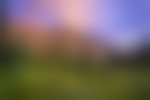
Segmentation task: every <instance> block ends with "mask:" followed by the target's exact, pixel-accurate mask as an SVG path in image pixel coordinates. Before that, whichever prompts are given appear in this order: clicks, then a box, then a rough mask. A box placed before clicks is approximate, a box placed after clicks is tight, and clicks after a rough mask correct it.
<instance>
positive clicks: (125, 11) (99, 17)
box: [9, 0, 150, 51]
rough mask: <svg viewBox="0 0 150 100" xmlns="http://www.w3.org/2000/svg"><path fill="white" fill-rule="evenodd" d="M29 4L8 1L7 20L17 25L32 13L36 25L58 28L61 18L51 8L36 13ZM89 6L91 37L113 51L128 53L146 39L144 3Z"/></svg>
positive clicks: (119, 0)
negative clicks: (102, 39)
mask: <svg viewBox="0 0 150 100" xmlns="http://www.w3.org/2000/svg"><path fill="white" fill-rule="evenodd" d="M32 1H36V0H10V6H9V7H10V16H11V17H10V18H11V19H12V20H14V21H20V20H21V19H22V17H25V16H28V14H29V13H30V14H31V13H35V15H36V16H35V19H36V18H37V21H39V23H40V24H43V25H45V26H46V25H54V24H56V23H57V24H59V20H60V19H61V16H59V14H57V13H55V10H54V9H53V8H52V9H51V10H50V9H49V10H47V11H46V10H41V11H40V10H37V9H35V8H36V7H35V5H34V2H32ZM58 2H59V0H58ZM90 2H91V6H90V8H89V9H90V11H89V16H90V17H88V18H87V19H88V20H87V21H89V25H88V26H90V28H91V30H94V31H95V33H92V35H94V36H96V37H98V38H99V37H103V38H104V39H105V41H106V42H107V43H108V44H110V45H112V46H113V47H114V48H117V49H118V50H126V49H127V51H128V50H130V49H132V48H134V46H136V45H138V44H139V42H141V40H142V38H147V37H150V33H148V32H150V7H148V5H150V3H149V4H148V0H91V1H90ZM85 4H86V2H85ZM146 5H147V6H146ZM51 6H52V5H51ZM70 9H71V8H70ZM89 9H88V10H89ZM36 11H37V12H36ZM33 15H34V14H33ZM149 40H150V38H149Z"/></svg>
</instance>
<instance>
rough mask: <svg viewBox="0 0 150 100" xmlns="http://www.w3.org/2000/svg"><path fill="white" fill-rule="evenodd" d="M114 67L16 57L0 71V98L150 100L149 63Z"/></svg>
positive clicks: (18, 99) (3, 99)
mask: <svg viewBox="0 0 150 100" xmlns="http://www.w3.org/2000/svg"><path fill="white" fill-rule="evenodd" d="M116 66H117V65H116ZM116 66H115V65H102V64H97V65H93V64H90V63H89V62H88V61H81V62H75V61H71V60H69V59H67V60H64V59H59V60H58V59H57V60H56V59H51V60H50V61H45V60H44V61H41V60H38V59H36V60H35V59H34V60H31V59H30V60H29V59H28V60H27V59H24V60H18V62H17V63H16V64H15V65H12V66H9V68H10V70H9V68H8V69H7V68H6V70H1V73H0V100H150V69H149V68H144V66H148V65H143V66H142V65H141V68H139V67H137V68H136V66H135V67H133V66H132V65H122V66H120V65H118V67H116ZM130 66H131V67H132V68H131V67H130ZM142 67H143V68H142Z"/></svg>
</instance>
